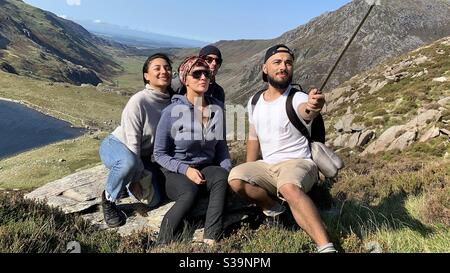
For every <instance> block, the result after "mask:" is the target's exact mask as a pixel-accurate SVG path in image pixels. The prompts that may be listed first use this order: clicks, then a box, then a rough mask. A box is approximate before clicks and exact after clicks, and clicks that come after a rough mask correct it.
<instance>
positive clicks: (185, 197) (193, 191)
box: [177, 187, 198, 203]
mask: <svg viewBox="0 0 450 273" xmlns="http://www.w3.org/2000/svg"><path fill="white" fill-rule="evenodd" d="M197 195H198V188H197V187H192V188H189V189H188V190H186V191H185V192H183V193H182V194H181V195H180V197H179V198H178V200H177V201H182V202H186V203H192V202H194V201H195V198H197Z"/></svg>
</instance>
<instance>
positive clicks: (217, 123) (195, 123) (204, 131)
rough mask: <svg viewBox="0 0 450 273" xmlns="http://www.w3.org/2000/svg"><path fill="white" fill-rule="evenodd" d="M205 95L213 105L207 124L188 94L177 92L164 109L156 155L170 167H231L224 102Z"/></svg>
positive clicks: (176, 169) (181, 170)
mask: <svg viewBox="0 0 450 273" xmlns="http://www.w3.org/2000/svg"><path fill="white" fill-rule="evenodd" d="M205 99H206V100H207V102H208V109H210V114H209V121H208V124H206V126H205V127H203V125H202V124H201V123H200V121H199V120H198V119H195V118H194V105H193V104H192V103H190V102H189V101H188V100H187V98H186V97H185V96H181V95H174V96H173V98H172V104H170V105H169V106H168V107H166V108H165V109H164V110H163V111H162V113H161V119H160V120H159V123H158V127H157V129H156V136H155V145H154V151H153V155H154V157H155V160H156V162H157V163H158V164H159V165H161V166H162V167H164V168H166V169H167V170H169V171H171V172H175V173H180V174H186V171H187V169H188V168H189V167H193V168H197V167H199V166H205V165H216V166H221V167H222V168H224V169H226V170H227V171H230V169H231V160H230V153H229V151H228V146H227V142H226V139H225V116H224V111H223V109H224V106H223V104H222V103H221V102H220V101H219V100H217V99H215V98H212V97H208V96H205Z"/></svg>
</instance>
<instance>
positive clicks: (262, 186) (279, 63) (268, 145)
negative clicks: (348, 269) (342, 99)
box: [228, 45, 336, 252]
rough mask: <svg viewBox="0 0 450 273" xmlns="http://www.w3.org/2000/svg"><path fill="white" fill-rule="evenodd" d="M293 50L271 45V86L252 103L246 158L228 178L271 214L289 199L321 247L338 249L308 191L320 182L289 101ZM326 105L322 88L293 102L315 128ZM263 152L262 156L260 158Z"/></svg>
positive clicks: (266, 74)
mask: <svg viewBox="0 0 450 273" xmlns="http://www.w3.org/2000/svg"><path fill="white" fill-rule="evenodd" d="M293 71H294V53H293V52H292V51H291V50H290V49H289V48H288V47H287V46H286V45H276V46H273V47H271V48H269V49H268V50H267V52H266V55H265V58H264V64H263V66H262V72H263V80H264V81H265V82H268V84H269V85H268V88H267V90H265V91H264V92H263V93H262V94H261V96H260V97H259V98H257V101H256V102H254V100H253V98H251V99H250V101H249V103H248V112H249V124H250V129H249V138H248V141H247V163H244V164H242V165H239V166H237V167H235V168H233V169H232V170H231V172H230V175H229V177H228V183H229V184H230V186H231V188H232V189H233V191H235V192H236V193H238V194H239V195H240V196H242V197H244V198H246V199H247V200H249V201H251V202H253V203H255V204H257V205H258V206H260V207H261V208H262V209H263V213H264V214H265V215H266V216H268V217H276V216H278V215H280V214H282V213H283V212H284V211H285V207H284V206H283V205H282V204H280V203H279V200H282V201H286V202H287V204H288V205H289V207H290V209H291V211H292V214H293V216H294V218H295V220H296V222H297V224H298V225H299V226H300V227H301V228H302V229H303V230H305V231H306V232H307V233H308V234H309V235H310V236H311V238H312V239H313V240H314V242H315V243H316V244H317V251H318V252H336V250H335V248H334V246H333V244H332V243H330V241H329V238H328V235H327V233H326V231H325V227H324V225H323V223H322V221H321V219H320V215H319V213H318V211H317V208H316V206H315V205H314V203H313V202H312V200H311V199H310V198H309V196H308V195H307V194H306V193H307V192H308V191H309V190H311V188H312V186H313V185H314V184H315V183H317V181H318V169H317V166H316V165H315V163H314V162H313V161H312V159H311V151H310V148H309V143H308V139H307V138H306V137H305V136H303V135H302V133H301V132H300V131H298V130H297V129H296V128H295V127H294V125H293V124H292V123H291V122H290V120H289V118H288V115H287V112H286V102H287V99H288V95H289V94H290V92H291V90H292V88H293V87H292V86H291V82H292V76H293ZM324 104H325V97H324V95H323V94H322V93H321V92H319V91H318V90H317V89H313V90H311V91H310V92H309V94H308V95H307V94H305V93H303V92H296V93H295V94H294V95H293V99H292V105H293V107H294V109H295V112H296V114H297V116H298V118H299V119H300V121H301V122H302V123H303V124H304V126H305V127H306V128H307V129H308V130H309V131H311V124H312V121H313V119H314V118H315V117H317V116H318V115H319V112H320V111H321V109H322V107H323V106H324ZM260 151H261V154H262V160H258V158H259V153H260Z"/></svg>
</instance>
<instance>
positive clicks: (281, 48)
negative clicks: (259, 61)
mask: <svg viewBox="0 0 450 273" xmlns="http://www.w3.org/2000/svg"><path fill="white" fill-rule="evenodd" d="M280 52H285V53H289V55H291V56H292V59H294V60H295V55H294V52H293V51H292V50H291V49H290V48H289V47H287V46H286V45H284V44H278V45H275V46H272V47H271V48H269V49H267V51H266V56H265V57H264V63H266V62H267V60H268V59H269V58H270V57H272V56H273V55H275V54H277V53H280ZM263 81H265V82H267V74H266V73H264V72H263Z"/></svg>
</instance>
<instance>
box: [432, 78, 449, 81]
mask: <svg viewBox="0 0 450 273" xmlns="http://www.w3.org/2000/svg"><path fill="white" fill-rule="evenodd" d="M448 80H449V79H448V78H447V77H439V78H434V79H433V81H434V82H447V81H448Z"/></svg>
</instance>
